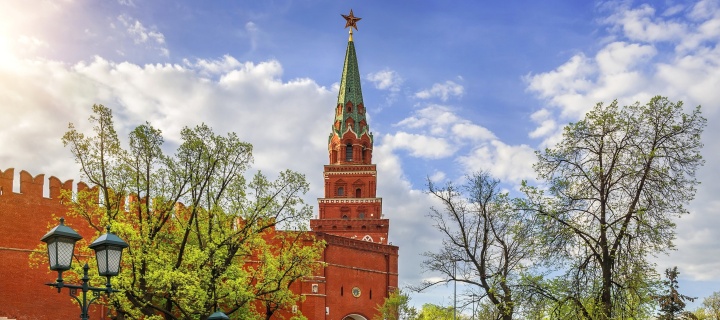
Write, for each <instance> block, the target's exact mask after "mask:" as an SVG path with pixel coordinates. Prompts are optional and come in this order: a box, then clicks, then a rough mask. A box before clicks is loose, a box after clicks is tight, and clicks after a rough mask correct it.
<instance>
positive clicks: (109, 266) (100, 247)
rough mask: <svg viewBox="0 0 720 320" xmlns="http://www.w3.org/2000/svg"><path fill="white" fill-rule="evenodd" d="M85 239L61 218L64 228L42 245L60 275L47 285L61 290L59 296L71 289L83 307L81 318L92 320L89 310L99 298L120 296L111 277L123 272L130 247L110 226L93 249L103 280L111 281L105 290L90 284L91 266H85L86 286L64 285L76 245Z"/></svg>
mask: <svg viewBox="0 0 720 320" xmlns="http://www.w3.org/2000/svg"><path fill="white" fill-rule="evenodd" d="M80 239H82V236H80V235H79V234H78V233H77V232H75V230H73V229H72V228H70V227H68V226H66V225H65V219H64V218H60V224H59V225H58V226H56V227H55V228H53V229H52V230H50V232H48V233H47V234H45V236H43V237H42V239H40V241H42V242H45V243H47V249H48V261H49V264H50V270H52V271H57V272H58V278H57V280H56V281H55V282H54V283H46V285H48V286H51V287H55V288H57V291H58V293H60V289H62V288H63V287H67V288H68V289H69V290H70V296H71V297H73V298H75V300H76V301H77V302H78V304H80V309H81V310H82V313H81V314H80V318H81V319H82V320H88V319H89V317H88V308H89V307H90V304H92V303H93V302H94V301H95V300H96V299H97V298H99V297H100V293H102V292H105V293H106V294H108V295H110V294H111V293H113V292H118V290H115V289H113V288H112V287H111V285H110V277H113V276H117V275H118V273H119V272H120V259H121V258H122V250H123V249H125V248H127V247H128V244H127V243H126V242H125V241H123V240H122V239H120V238H118V236H116V235H114V234H112V233H110V226H108V227H107V232H106V233H105V234H103V235H102V236H100V237H99V238H97V239H95V241H93V243H92V244H90V246H89V247H90V249H93V250H94V251H95V257H96V259H97V265H98V273H99V274H100V275H101V276H105V277H107V283H106V284H105V288H96V287H91V286H90V285H89V284H88V281H89V280H90V278H89V277H88V270H89V269H90V267H88V264H87V263H85V266H83V277H82V279H81V280H82V285H77V284H65V283H63V279H62V273H63V271H66V270H70V265H71V264H72V258H73V251H75V242H77V241H78V240H80ZM78 289H80V290H81V291H82V299H81V298H80V297H79V296H78V295H77V290H78ZM88 291H92V292H93V298H92V299H90V301H88V300H87V292H88Z"/></svg>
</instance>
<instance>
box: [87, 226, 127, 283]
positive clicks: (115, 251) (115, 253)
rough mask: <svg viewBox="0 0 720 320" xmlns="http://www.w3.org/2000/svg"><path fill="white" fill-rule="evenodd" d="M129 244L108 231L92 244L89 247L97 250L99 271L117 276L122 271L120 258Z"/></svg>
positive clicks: (102, 274) (105, 274) (101, 273)
mask: <svg viewBox="0 0 720 320" xmlns="http://www.w3.org/2000/svg"><path fill="white" fill-rule="evenodd" d="M128 246H129V245H128V244H127V243H126V242H125V241H123V240H122V239H120V238H119V237H118V236H116V235H115V234H113V233H111V232H110V227H109V226H108V227H107V232H106V233H105V234H103V235H101V236H100V237H98V238H97V239H95V241H93V243H91V244H90V246H89V248H90V249H93V250H95V258H97V265H98V273H99V274H100V275H101V276H109V277H113V276H117V275H118V274H119V273H120V260H121V259H122V251H123V249H125V248H127V247H128Z"/></svg>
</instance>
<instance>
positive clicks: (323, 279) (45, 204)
mask: <svg viewBox="0 0 720 320" xmlns="http://www.w3.org/2000/svg"><path fill="white" fill-rule="evenodd" d="M13 175H14V170H13V169H8V170H5V171H4V172H2V171H0V190H1V191H0V317H9V318H17V319H18V320H30V319H38V320H44V319H48V320H50V319H52V320H56V319H76V318H78V317H79V315H80V308H79V307H78V306H77V305H76V304H74V303H73V302H72V298H71V297H69V296H68V290H67V289H63V291H62V292H61V293H60V294H58V293H57V291H56V289H54V288H51V287H48V286H45V285H44V284H45V283H48V282H54V280H55V279H56V278H57V274H56V273H53V272H51V271H50V270H49V269H48V267H47V262H46V260H42V263H41V265H40V266H39V267H37V268H31V267H30V266H29V259H28V258H29V255H30V253H31V252H32V251H34V250H36V249H38V248H40V249H41V250H44V246H40V245H41V244H42V242H41V241H40V238H42V236H43V235H45V233H47V231H48V230H49V229H50V228H51V227H53V226H55V225H57V224H58V221H57V218H59V217H61V216H64V215H65V213H66V211H67V209H66V208H65V206H64V205H62V204H61V203H60V201H59V199H58V196H59V195H60V190H63V189H64V190H70V189H71V188H72V181H67V182H65V183H61V181H60V180H59V179H57V178H55V177H51V178H50V179H49V182H50V183H49V184H50V185H49V190H50V191H49V194H50V197H49V198H45V197H43V195H42V190H43V183H44V182H43V180H44V179H43V178H44V176H43V175H38V176H36V177H34V178H33V177H32V176H31V175H30V174H29V173H27V172H24V171H22V172H21V173H20V181H19V183H20V190H21V192H20V193H14V192H12V189H13ZM78 185H79V186H78V187H79V188H84V187H86V186H85V184H83V183H79V184H78ZM372 221H374V222H376V221H382V222H383V223H385V222H386V224H385V226H384V227H383V228H382V231H380V233H378V234H385V235H387V230H388V229H387V228H388V227H387V224H389V221H388V220H386V219H382V220H380V219H378V220H372ZM320 222H322V221H320ZM343 222H344V223H349V222H353V223H356V224H357V223H360V224H362V223H367V222H369V221H363V220H352V221H343ZM65 224H66V225H68V226H70V227H72V228H73V229H75V230H76V231H77V232H78V233H80V234H81V235H82V236H83V237H84V238H85V239H84V240H86V241H88V242H90V241H92V240H93V238H94V233H93V232H92V231H91V230H89V229H88V228H86V227H83V226H86V224H85V223H83V222H80V221H76V220H74V219H72V218H66V221H65ZM358 226H359V225H358ZM358 229H359V228H358ZM279 232H280V231H279ZM369 233H372V232H369ZM313 234H314V235H315V237H316V238H317V239H318V240H324V241H326V243H327V247H326V248H325V250H324V252H323V261H324V262H325V263H326V267H325V268H320V269H319V270H318V272H317V274H316V275H315V276H314V277H309V278H306V279H303V280H302V281H299V282H296V283H295V284H293V286H292V289H293V290H294V291H295V292H299V293H301V294H302V295H303V296H304V299H305V300H304V302H302V303H300V304H299V305H298V310H299V311H300V312H302V314H303V315H305V316H306V317H307V318H308V319H313V320H314V319H338V320H340V319H342V318H343V317H344V316H347V315H349V314H359V315H362V316H364V317H366V318H368V319H371V318H372V317H373V316H374V315H375V314H376V308H377V306H378V305H379V304H382V303H383V301H384V298H385V297H386V296H388V294H389V290H392V289H394V288H396V287H397V286H398V248H397V247H395V246H391V245H385V244H378V243H372V242H366V241H361V239H351V238H350V237H341V236H336V235H331V234H327V233H324V232H315V233H313ZM372 234H373V235H374V233H372ZM377 240H379V239H375V241H377ZM385 241H387V240H385ZM42 254H43V257H44V254H45V252H44V251H42ZM313 284H316V285H318V291H317V293H314V292H312V286H313ZM354 287H358V288H359V289H360V291H361V294H360V296H359V297H354V296H353V294H352V289H353V288H354ZM371 292H372V297H371V295H370V293H371ZM326 308H329V314H326ZM284 315H286V316H287V315H288V314H287V313H284ZM90 318H91V319H104V318H103V309H102V307H100V306H96V307H93V308H92V313H91V315H90Z"/></svg>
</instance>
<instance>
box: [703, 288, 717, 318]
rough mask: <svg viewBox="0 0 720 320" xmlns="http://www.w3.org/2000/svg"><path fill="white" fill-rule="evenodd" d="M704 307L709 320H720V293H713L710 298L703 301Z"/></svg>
mask: <svg viewBox="0 0 720 320" xmlns="http://www.w3.org/2000/svg"><path fill="white" fill-rule="evenodd" d="M703 307H704V309H705V313H706V314H707V315H708V319H712V320H720V291H717V292H713V293H712V294H711V295H710V296H709V297H707V298H705V299H703Z"/></svg>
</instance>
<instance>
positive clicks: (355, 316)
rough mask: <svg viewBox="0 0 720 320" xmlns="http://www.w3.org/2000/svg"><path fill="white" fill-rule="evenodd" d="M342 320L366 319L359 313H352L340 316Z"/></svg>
mask: <svg viewBox="0 0 720 320" xmlns="http://www.w3.org/2000/svg"><path fill="white" fill-rule="evenodd" d="M342 320H368V319H367V318H365V317H363V316H361V315H359V314H354V313H353V314H349V315H346V316H345V317H344V318H342Z"/></svg>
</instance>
